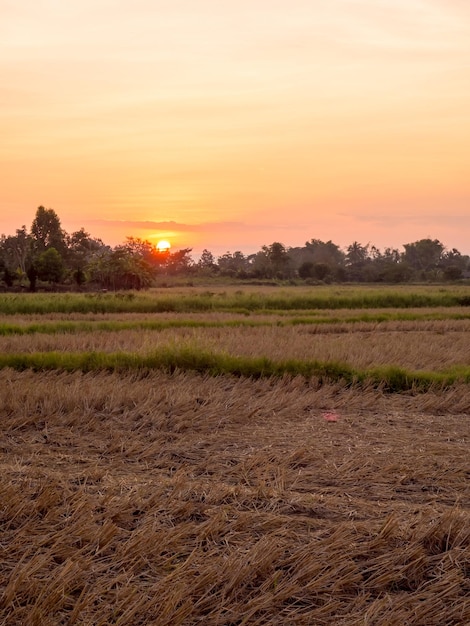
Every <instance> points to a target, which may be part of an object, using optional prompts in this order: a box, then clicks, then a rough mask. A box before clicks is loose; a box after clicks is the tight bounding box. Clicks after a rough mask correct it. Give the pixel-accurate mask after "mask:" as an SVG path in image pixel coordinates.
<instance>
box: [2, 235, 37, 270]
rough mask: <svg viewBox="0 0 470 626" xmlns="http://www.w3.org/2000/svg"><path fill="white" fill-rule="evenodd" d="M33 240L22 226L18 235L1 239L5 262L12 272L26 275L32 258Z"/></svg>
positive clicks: (3, 236)
mask: <svg viewBox="0 0 470 626" xmlns="http://www.w3.org/2000/svg"><path fill="white" fill-rule="evenodd" d="M31 245H32V238H31V236H30V235H29V234H28V231H27V230H26V226H22V227H21V228H18V229H17V230H16V235H10V236H8V237H5V235H2V237H1V239H0V250H1V255H2V257H3V261H4V263H5V265H6V267H8V269H9V270H10V271H11V272H16V273H18V274H19V275H20V276H24V275H26V270H27V266H28V260H29V259H30V257H31Z"/></svg>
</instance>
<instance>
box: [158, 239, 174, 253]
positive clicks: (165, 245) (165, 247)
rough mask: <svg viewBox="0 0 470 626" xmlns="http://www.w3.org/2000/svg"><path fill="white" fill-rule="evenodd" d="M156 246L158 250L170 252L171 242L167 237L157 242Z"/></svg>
mask: <svg viewBox="0 0 470 626" xmlns="http://www.w3.org/2000/svg"><path fill="white" fill-rule="evenodd" d="M156 248H157V250H158V252H169V250H170V248H171V243H170V242H169V241H166V239H161V240H160V241H159V242H158V243H157V245H156Z"/></svg>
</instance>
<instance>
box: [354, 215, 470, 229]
mask: <svg viewBox="0 0 470 626" xmlns="http://www.w3.org/2000/svg"><path fill="white" fill-rule="evenodd" d="M349 217H351V216H349ZM353 217H354V219H356V220H357V221H358V222H363V223H367V224H374V225H376V226H382V227H385V228H387V227H395V226H399V225H402V224H416V225H424V226H429V225H442V226H446V227H449V226H454V227H456V228H457V227H458V228H468V227H470V215H462V214H452V213H447V212H442V213H440V214H435V213H431V214H430V213H427V214H423V213H407V214H400V213H393V212H390V213H375V214H373V215H370V214H360V213H359V214H357V213H356V214H354V215H353Z"/></svg>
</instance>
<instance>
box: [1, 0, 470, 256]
mask: <svg viewBox="0 0 470 626" xmlns="http://www.w3.org/2000/svg"><path fill="white" fill-rule="evenodd" d="M0 138H1V139H0V233H4V234H14V233H15V230H16V229H17V228H20V227H21V226H22V225H23V224H25V225H26V226H27V227H28V228H29V227H30V226H31V223H32V221H33V219H34V216H35V212H36V209H37V207H38V206H39V205H43V206H45V207H46V208H52V209H54V210H55V211H56V213H57V214H58V215H59V217H60V219H61V223H62V226H63V228H64V229H65V230H66V231H67V232H69V233H71V232H74V231H75V230H78V229H79V228H81V227H84V228H85V229H86V230H87V231H88V232H89V233H90V234H91V235H92V236H94V237H100V238H101V239H103V241H104V242H105V243H108V244H110V245H117V244H119V243H121V242H123V241H124V240H125V238H126V236H135V237H141V238H143V239H148V240H150V241H152V242H155V243H156V242H157V241H158V240H160V239H167V240H168V241H169V242H170V243H171V244H172V246H173V248H174V249H175V248H176V249H178V248H186V247H189V248H192V249H193V253H194V254H195V255H197V254H198V253H200V252H201V251H202V249H204V248H206V249H209V250H211V251H212V252H213V253H214V254H216V255H218V254H223V253H224V252H226V251H231V252H234V251H236V250H241V251H242V252H244V253H251V252H255V251H257V250H259V249H260V247H261V246H262V245H265V244H266V245H269V244H271V243H273V242H274V241H279V242H281V243H283V244H284V245H286V246H287V247H291V246H292V247H294V246H303V245H304V244H305V242H306V241H309V240H310V239H321V240H323V241H328V240H332V241H333V242H334V243H336V244H337V245H339V246H341V247H346V246H348V245H349V244H350V243H352V242H353V241H358V242H360V243H362V244H363V245H365V244H367V243H371V244H373V245H376V246H377V247H379V248H380V249H383V248H385V247H397V248H401V247H402V246H403V244H405V243H410V242H414V241H417V240H419V239H422V238H427V237H430V238H432V239H435V238H437V239H439V240H440V241H441V242H442V243H444V245H446V246H447V247H448V248H453V247H455V248H457V249H458V250H460V251H461V252H462V253H465V254H469V253H470V2H469V1H468V0H236V1H235V0H132V1H131V0H112V1H111V0H67V2H63V1H62V0H34V1H33V0H0Z"/></svg>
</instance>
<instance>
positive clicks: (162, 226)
mask: <svg viewBox="0 0 470 626" xmlns="http://www.w3.org/2000/svg"><path fill="white" fill-rule="evenodd" d="M88 223H89V224H94V225H97V226H106V227H112V228H116V227H118V228H129V229H134V230H136V229H139V230H166V231H168V230H171V231H174V232H186V233H198V232H214V231H215V232H218V231H227V230H232V231H233V230H237V231H239V230H245V229H246V228H250V229H253V228H256V226H255V227H254V226H253V224H250V225H248V224H245V223H243V222H204V223H201V224H183V223H180V222H174V221H172V220H170V221H165V222H153V221H138V220H105V219H97V220H88Z"/></svg>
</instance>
